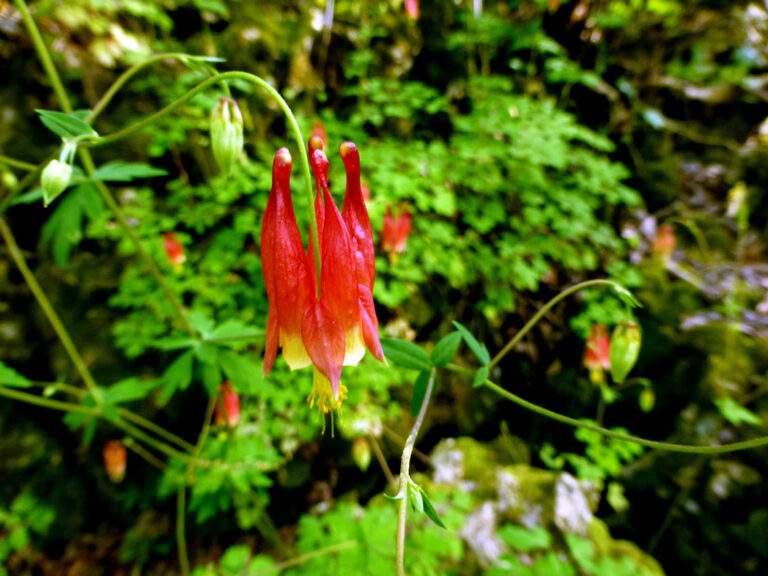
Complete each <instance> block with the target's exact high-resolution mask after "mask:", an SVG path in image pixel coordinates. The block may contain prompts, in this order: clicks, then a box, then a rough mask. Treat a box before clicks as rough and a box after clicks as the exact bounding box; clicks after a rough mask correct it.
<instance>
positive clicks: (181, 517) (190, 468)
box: [176, 394, 218, 576]
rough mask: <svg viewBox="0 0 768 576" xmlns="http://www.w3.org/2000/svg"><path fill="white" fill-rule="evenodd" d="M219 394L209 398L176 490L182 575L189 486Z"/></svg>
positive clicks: (185, 566) (186, 569)
mask: <svg viewBox="0 0 768 576" xmlns="http://www.w3.org/2000/svg"><path fill="white" fill-rule="evenodd" d="M217 398H218V394H214V395H213V396H211V397H210V399H209V400H208V406H207V407H206V408H205V416H203V426H202V428H201V429H200V435H199V436H198V438H197V444H196V445H195V447H194V449H193V450H192V460H190V462H189V464H188V465H187V478H186V480H185V481H184V482H181V483H180V484H179V487H178V489H177V491H176V544H177V547H178V549H179V566H180V567H181V574H182V576H189V555H188V553H187V537H186V532H185V528H184V522H185V519H186V515H187V510H186V502H187V486H188V485H190V484H193V483H194V481H195V463H196V460H197V458H198V457H199V456H200V452H201V451H202V449H203V445H204V444H205V440H206V439H207V438H208V432H210V430H211V418H212V417H213V410H214V408H215V407H216V400H217Z"/></svg>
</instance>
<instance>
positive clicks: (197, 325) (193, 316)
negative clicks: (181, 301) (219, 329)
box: [187, 311, 214, 338]
mask: <svg viewBox="0 0 768 576" xmlns="http://www.w3.org/2000/svg"><path fill="white" fill-rule="evenodd" d="M187 320H189V323H190V324H191V325H192V328H194V329H195V330H197V331H198V332H199V333H200V334H202V335H203V337H206V338H207V337H208V336H209V335H210V333H211V331H212V330H213V326H214V323H213V320H212V319H211V318H210V317H209V316H206V315H205V314H203V313H202V312H198V311H195V312H190V313H189V315H188V316H187Z"/></svg>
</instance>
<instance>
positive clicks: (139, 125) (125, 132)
mask: <svg viewBox="0 0 768 576" xmlns="http://www.w3.org/2000/svg"><path fill="white" fill-rule="evenodd" d="M228 80H243V81H245V82H250V83H251V84H255V85H256V86H258V87H260V88H262V89H263V90H265V91H266V92H267V93H268V94H269V95H270V96H272V98H274V99H275V101H276V102H277V103H278V104H279V105H280V108H281V109H282V110H283V113H284V114H285V116H286V118H287V119H288V121H289V123H290V124H291V127H292V128H293V132H294V140H295V142H296V144H297V146H298V148H299V155H300V157H301V163H302V170H303V173H304V179H305V181H306V191H307V201H308V203H307V215H308V216H309V222H310V228H311V231H312V232H311V233H312V240H313V247H314V253H315V254H314V256H315V265H316V270H317V280H318V282H317V286H318V292H319V290H320V267H321V259H320V243H319V240H318V236H317V220H316V218H315V211H314V191H313V189H312V177H311V173H310V169H309V157H308V156H307V150H306V147H305V146H304V139H303V137H302V135H301V130H300V129H299V124H298V122H296V117H295V116H294V115H293V112H291V109H290V107H289V106H288V104H287V103H286V102H285V100H284V99H283V97H282V96H280V93H279V92H277V90H275V89H274V88H273V87H272V86H270V85H269V84H268V83H267V82H266V81H265V80H263V79H262V78H260V77H259V76H256V75H255V74H250V73H248V72H237V71H233V72H222V73H221V74H217V75H216V76H213V77H211V78H208V79H206V80H203V81H202V82H201V83H200V84H198V85H197V86H195V87H194V88H192V89H191V90H189V91H188V92H187V93H186V94H184V95H182V96H180V97H179V98H177V99H176V100H174V101H173V102H171V103H170V104H168V106H166V107H165V108H163V109H162V110H158V111H157V112H155V113H154V114H151V115H149V116H147V117H146V118H144V119H143V120H139V121H138V122H136V123H135V124H132V125H131V126H128V127H127V128H124V129H122V130H119V131H117V132H114V133H112V134H109V135H107V136H102V137H101V138H96V139H94V140H91V141H87V142H84V143H83V144H82V145H81V148H82V147H84V146H88V147H93V146H103V145H105V144H111V143H112V142H116V141H118V140H121V139H122V138H125V137H126V136H130V135H131V134H134V133H136V132H139V131H140V130H143V129H144V128H146V127H147V126H149V125H151V124H153V123H155V122H157V121H158V120H159V119H160V118H162V117H163V116H166V115H167V114H169V113H171V112H173V111H174V110H176V109H177V108H179V107H180V106H182V105H183V104H185V103H186V102H188V101H189V100H191V99H192V98H194V97H195V96H196V95H197V94H199V93H200V92H202V91H203V90H205V89H206V88H208V87H209V86H211V85H212V84H217V83H219V82H226V81H228ZM318 296H319V294H318Z"/></svg>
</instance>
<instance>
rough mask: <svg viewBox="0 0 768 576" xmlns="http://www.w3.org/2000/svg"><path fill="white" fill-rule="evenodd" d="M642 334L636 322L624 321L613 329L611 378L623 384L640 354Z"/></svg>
mask: <svg viewBox="0 0 768 576" xmlns="http://www.w3.org/2000/svg"><path fill="white" fill-rule="evenodd" d="M641 341H642V335H641V334H640V327H639V326H638V325H637V324H635V323H634V322H627V321H624V322H622V323H621V324H619V325H618V326H616V328H614V329H613V335H612V336H611V345H610V358H611V378H613V381H614V382H616V383H617V384H622V383H623V382H624V380H626V378H627V374H629V372H630V371H631V370H632V368H633V367H634V365H635V363H636V362H637V357H638V355H639V354H640V343H641Z"/></svg>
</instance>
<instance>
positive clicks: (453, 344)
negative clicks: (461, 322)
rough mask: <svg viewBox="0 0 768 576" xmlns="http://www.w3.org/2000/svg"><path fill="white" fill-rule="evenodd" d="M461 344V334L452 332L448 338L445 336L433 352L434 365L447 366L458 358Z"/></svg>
mask: <svg viewBox="0 0 768 576" xmlns="http://www.w3.org/2000/svg"><path fill="white" fill-rule="evenodd" d="M459 344H461V334H460V333H459V332H451V333H450V334H448V335H447V336H443V337H442V338H441V339H440V340H438V342H437V344H435V347H434V349H433V350H432V364H434V365H435V366H445V365H446V364H448V362H450V361H451V360H453V357H454V356H456V352H457V351H458V350H459Z"/></svg>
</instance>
